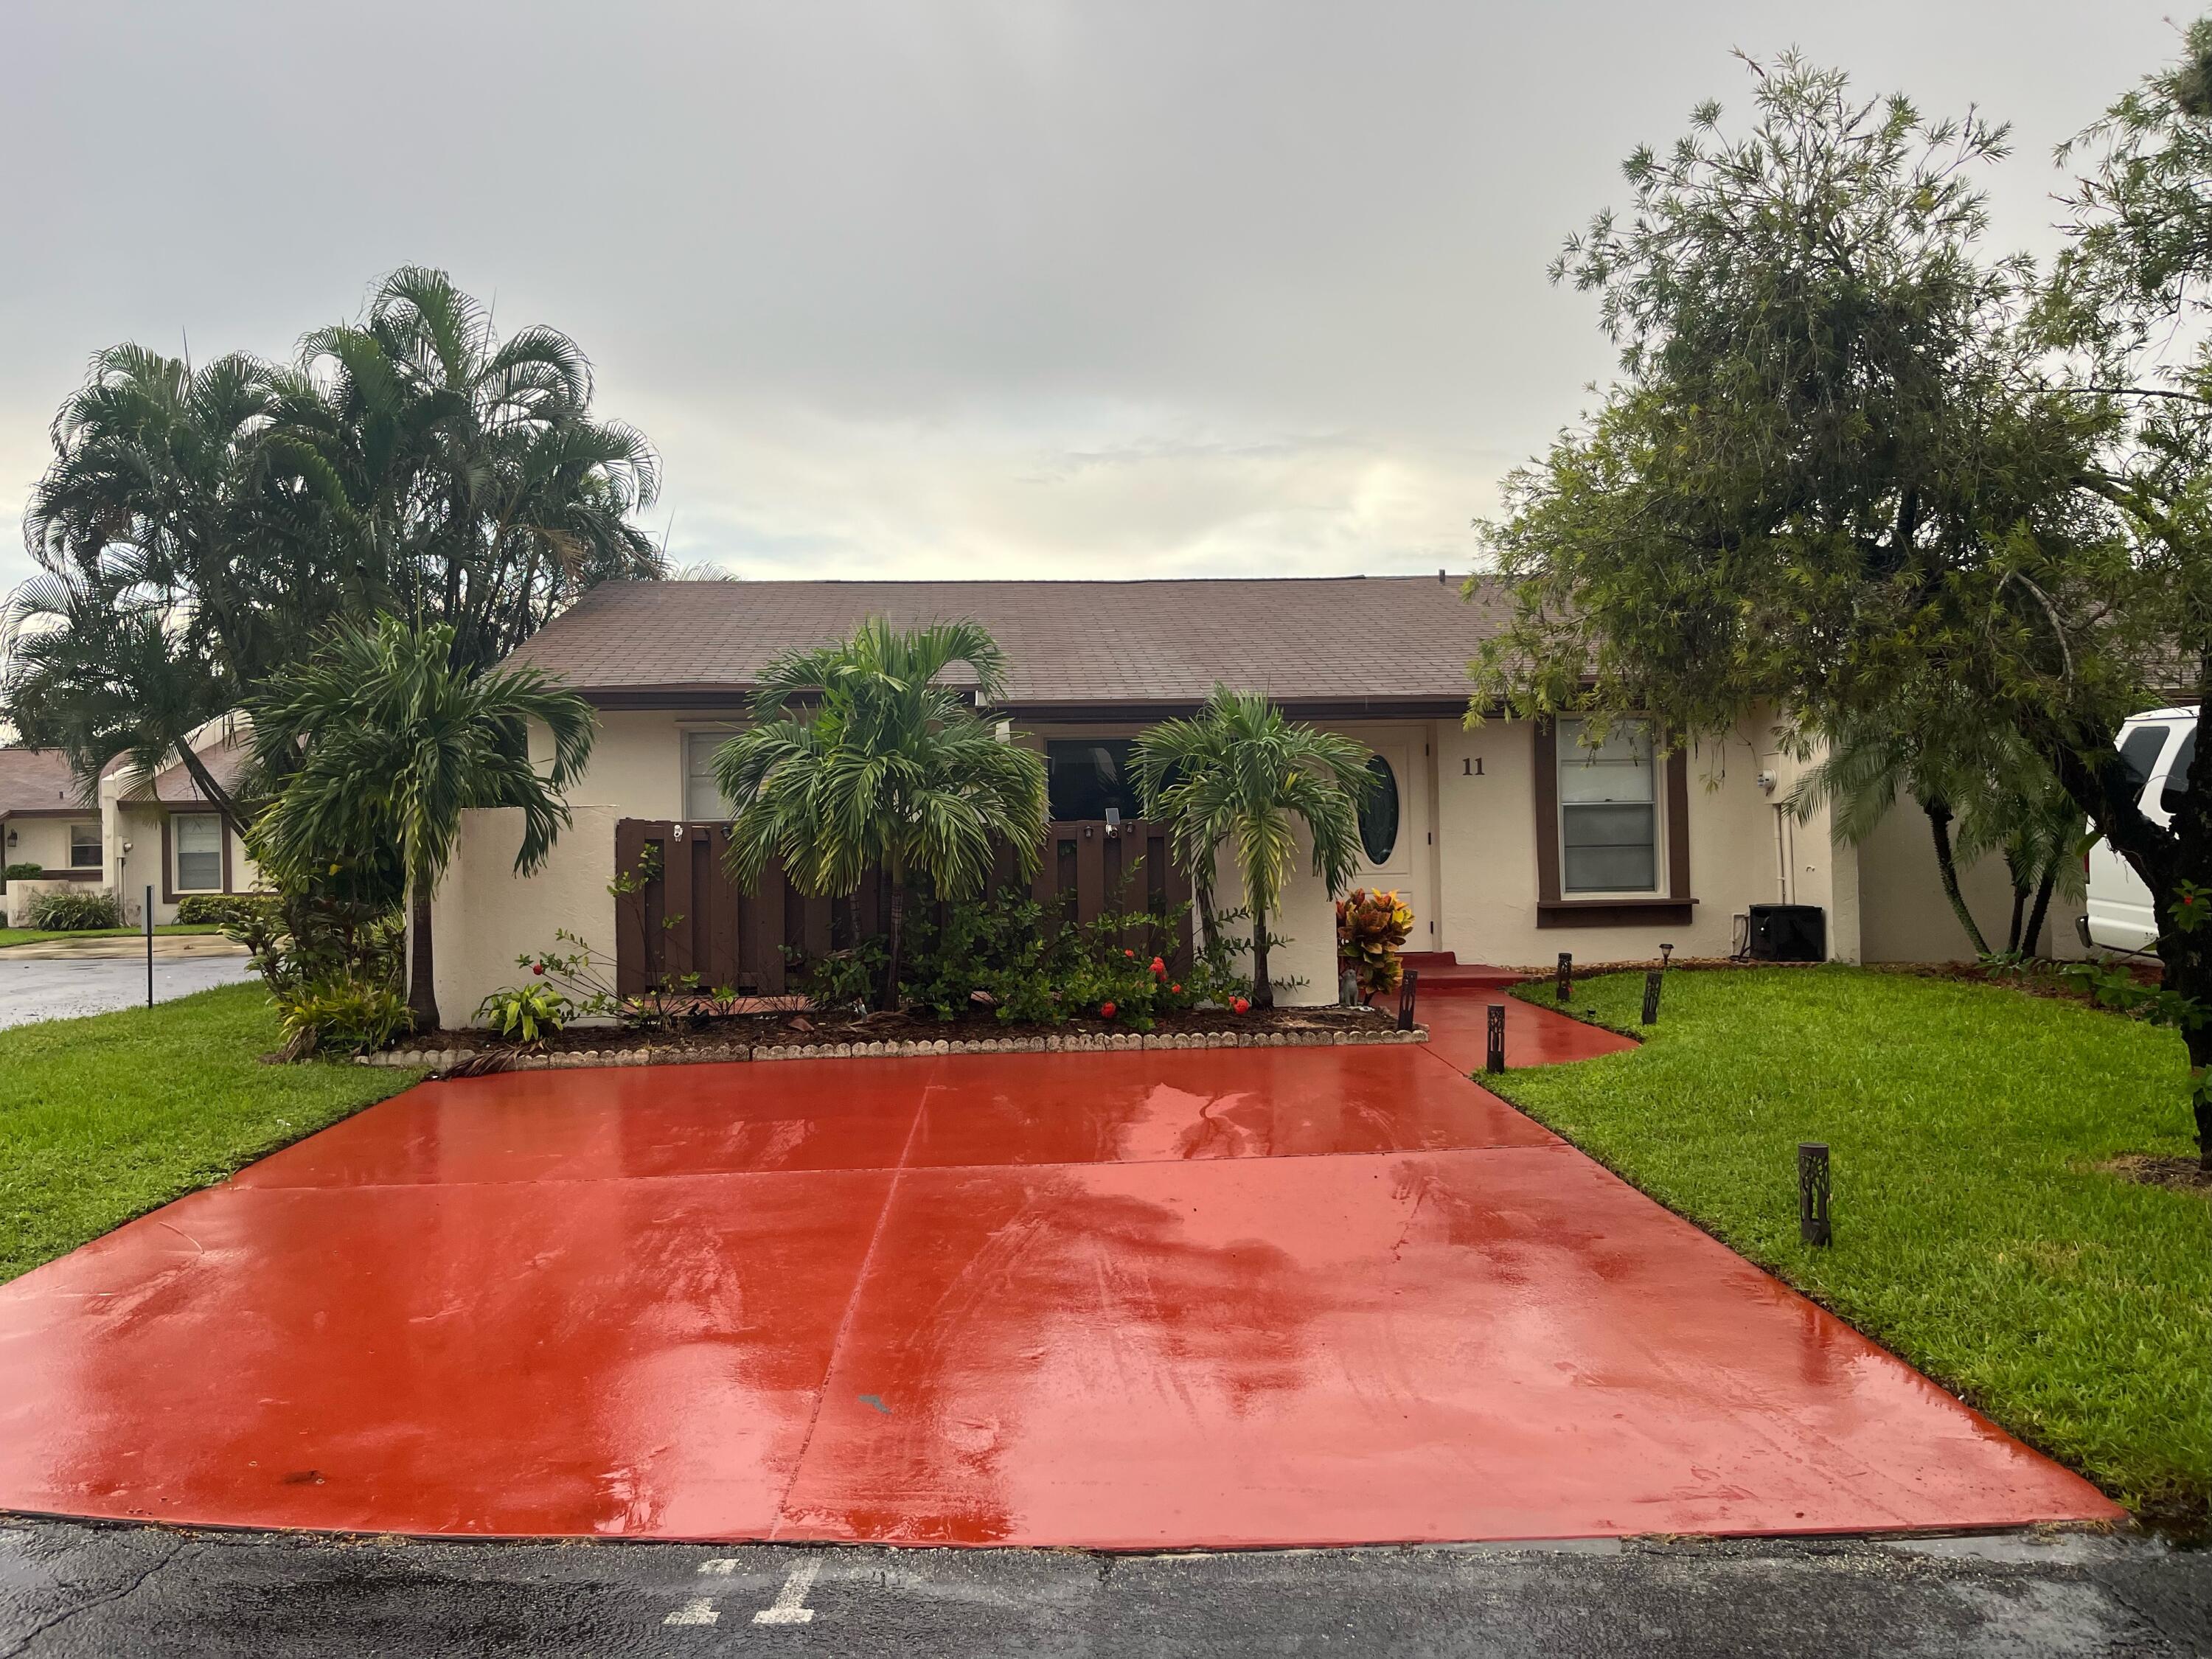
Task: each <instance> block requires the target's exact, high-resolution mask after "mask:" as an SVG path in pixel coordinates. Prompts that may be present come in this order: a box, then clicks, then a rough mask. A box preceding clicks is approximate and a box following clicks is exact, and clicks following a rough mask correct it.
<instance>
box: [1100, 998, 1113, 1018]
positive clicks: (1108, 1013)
mask: <svg viewBox="0 0 2212 1659" xmlns="http://www.w3.org/2000/svg"><path fill="white" fill-rule="evenodd" d="M1098 1017H1099V1018H1101V1019H1111V1018H1114V1005H1113V1004H1112V1003H1110V1002H1102V1003H1100V1004H1099V1005H1098Z"/></svg>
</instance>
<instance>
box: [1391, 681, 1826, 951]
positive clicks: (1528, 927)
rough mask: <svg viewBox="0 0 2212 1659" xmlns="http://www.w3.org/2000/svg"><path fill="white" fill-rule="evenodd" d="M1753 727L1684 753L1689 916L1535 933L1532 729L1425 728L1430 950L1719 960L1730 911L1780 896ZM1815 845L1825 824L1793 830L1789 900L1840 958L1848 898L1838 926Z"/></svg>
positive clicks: (1497, 724) (1519, 724)
mask: <svg viewBox="0 0 2212 1659" xmlns="http://www.w3.org/2000/svg"><path fill="white" fill-rule="evenodd" d="M1763 735H1764V734H1763V732H1761V730H1760V729H1759V727H1758V726H1755V725H1754V726H1747V727H1745V728H1743V729H1741V730H1740V731H1738V732H1736V733H1735V734H1734V735H1733V736H1731V738H1729V740H1728V741H1727V742H1725V743H1707V744H1702V745H1700V746H1699V748H1697V749H1696V750H1693V751H1692V752H1691V754H1690V755H1689V757H1688V767H1689V784H1690V787H1689V803H1688V815H1689V836H1690V895H1691V896H1692V898H1693V899H1695V900H1696V901H1697V902H1696V904H1695V906H1694V908H1692V911H1691V920H1690V921H1688V922H1687V923H1686V924H1685V923H1681V922H1650V923H1637V924H1635V925H1632V926H1611V927H1540V926H1539V925H1538V922H1537V910H1536V900H1537V882H1536V836H1537V824H1536V814H1535V793H1534V792H1535V778H1534V765H1535V734H1534V727H1533V726H1530V725H1529V724H1528V723H1527V722H1526V721H1522V720H1489V721H1486V722H1485V723H1484V724H1482V725H1480V726H1474V727H1468V726H1464V725H1462V724H1461V723H1459V722H1456V721H1450V720H1441V721H1437V722H1436V723H1435V725H1434V727H1433V737H1432V741H1433V743H1434V744H1435V749H1436V754H1437V762H1438V764H1437V865H1438V881H1439V885H1440V888H1441V890H1440V892H1439V894H1438V896H1437V916H1438V919H1439V921H1440V922H1441V924H1442V926H1441V928H1440V930H1439V931H1440V940H1439V944H1438V947H1437V948H1439V949H1442V950H1445V951H1451V952H1453V953H1454V954H1455V955H1456V956H1457V957H1459V959H1460V960H1461V961H1462V962H1468V963H1493V964H1497V965H1499V966H1505V967H1542V966H1546V965H1548V964H1549V963H1551V962H1552V961H1553V959H1554V958H1555V957H1557V956H1558V955H1559V952H1560V951H1571V952H1572V953H1573V954H1574V955H1575V957H1577V958H1578V959H1580V960H1582V961H1585V962H1619V961H1632V960H1642V959H1644V958H1645V957H1650V958H1653V959H1656V957H1657V956H1658V947H1659V945H1660V944H1661V942H1662V941H1664V942H1666V943H1668V944H1670V945H1674V949H1675V951H1676V953H1677V954H1678V955H1680V956H1685V957H1723V956H1726V955H1728V954H1729V951H1732V950H1733V949H1734V948H1735V917H1736V916H1737V915H1740V914H1741V913H1742V912H1743V911H1744V910H1745V909H1746V908H1747V907H1749V906H1750V905H1752V904H1753V903H1771V902H1777V901H1778V900H1779V899H1780V898H1781V897H1782V891H1781V887H1782V883H1781V877H1780V864H1781V855H1780V853H1779V851H1778V848H1777V846H1776V842H1775V812H1774V810H1773V805H1772V803H1773V799H1776V798H1778V796H1777V797H1769V796H1768V795H1767V794H1766V793H1765V792H1763V791H1762V790H1761V789H1760V788H1759V785H1758V782H1757V775H1758V773H1759V769H1760V764H1761V762H1760V755H1761V752H1762V748H1763V746H1764V745H1763V744H1762V743H1761V740H1760V739H1761V738H1762V736H1763ZM1478 761H1480V773H1479V774H1478V773H1477V771H1476V769H1475V765H1474V763H1476V762H1478ZM1778 793H1779V792H1778ZM1670 833H1671V830H1670ZM1825 848H1826V833H1825V827H1824V826H1822V825H1803V826H1800V827H1799V829H1798V830H1797V839H1796V848H1795V851H1794V856H1793V857H1792V859H1791V865H1792V867H1793V868H1794V869H1796V871H1797V872H1798V880H1797V890H1796V892H1795V893H1794V894H1793V895H1792V901H1793V902H1802V903H1807V904H1820V905H1823V906H1824V907H1827V908H1829V912H1830V914H1829V930H1830V936H1829V949H1830V951H1831V953H1832V954H1842V955H1844V956H1846V957H1848V956H1849V954H1850V952H1851V951H1852V950H1854V949H1855V948H1856V944H1857V940H1856V939H1855V937H1853V934H1854V933H1855V932H1856V926H1855V924H1856V899H1857V895H1856V893H1855V892H1850V891H1846V892H1845V893H1844V894H1843V895H1842V897H1843V898H1844V901H1845V902H1848V903H1849V905H1850V915H1847V916H1846V917H1844V924H1845V925H1844V927H1838V915H1837V908H1838V892H1837V890H1836V888H1835V886H1834V884H1833V881H1832V873H1831V872H1830V871H1829V869H1828V864H1829V862H1830V860H1828V858H1827V857H1826V854H1825ZM1847 885H1848V884H1847Z"/></svg>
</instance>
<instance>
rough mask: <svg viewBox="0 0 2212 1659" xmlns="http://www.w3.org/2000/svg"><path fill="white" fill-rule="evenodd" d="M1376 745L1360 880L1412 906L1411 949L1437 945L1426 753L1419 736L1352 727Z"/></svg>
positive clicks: (1363, 817) (1363, 821) (1362, 824)
mask: <svg viewBox="0 0 2212 1659" xmlns="http://www.w3.org/2000/svg"><path fill="white" fill-rule="evenodd" d="M1352 735H1355V736H1358V738H1359V739H1360V741H1362V742H1363V743H1364V744H1367V746H1368V747H1369V748H1370V749H1372V750H1374V751H1375V753H1374V757H1373V758H1372V759H1370V761H1369V762H1368V763H1367V769H1368V772H1369V773H1370V775H1372V776H1373V778H1374V780H1375V783H1374V787H1373V788H1372V789H1371V790H1370V792H1369V794H1368V799H1367V805H1366V807H1365V809H1364V811H1362V812H1361V813H1360V815H1359V841H1360V863H1359V873H1358V878H1357V880H1356V884H1357V885H1358V886H1361V887H1368V888H1375V887H1387V888H1389V889H1391V890H1394V891H1395V892H1396V893H1397V894H1398V895H1399V896H1400V897H1401V898H1403V899H1404V900H1405V901H1406V902H1407V904H1409V905H1411V906H1412V907H1413V933H1412V935H1411V936H1410V937H1409V938H1408V939H1407V940H1406V948H1407V950H1408V951H1433V950H1435V949H1436V948H1437V946H1436V939H1437V933H1436V918H1435V917H1434V916H1433V915H1431V914H1430V908H1429V900H1430V897H1431V895H1430V893H1429V891H1428V887H1429V882H1428V873H1429V867H1430V860H1429V845H1428V841H1429V811H1428V784H1429V767H1428V756H1427V752H1426V750H1425V749H1424V748H1423V746H1422V743H1421V739H1420V738H1419V737H1405V736H1401V735H1399V734H1397V733H1395V732H1393V733H1389V734H1387V735H1384V734H1380V733H1377V734H1371V735H1370V734H1369V733H1365V732H1359V733H1354V734H1352Z"/></svg>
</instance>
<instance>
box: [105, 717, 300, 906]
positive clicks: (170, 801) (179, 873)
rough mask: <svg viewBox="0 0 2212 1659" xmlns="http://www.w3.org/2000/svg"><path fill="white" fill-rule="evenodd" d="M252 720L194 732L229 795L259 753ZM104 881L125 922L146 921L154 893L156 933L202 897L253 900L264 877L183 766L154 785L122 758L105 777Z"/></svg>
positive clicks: (220, 722)
mask: <svg viewBox="0 0 2212 1659" xmlns="http://www.w3.org/2000/svg"><path fill="white" fill-rule="evenodd" d="M248 734H249V727H248V726H247V723H246V718H245V716H243V715H239V714H223V715H219V716H217V717H216V719H215V720H210V721H209V722H208V723H207V724H206V725H204V726H201V727H199V728H198V729H197V731H195V732H193V733H192V737H191V743H192V747H193V750H195V752H197V755H198V756H199V757H200V760H201V761H202V763H204V765H205V766H206V768H207V769H208V771H209V772H210V775H213V777H214V778H215V781H216V787H219V788H221V789H222V790H223V791H224V792H225V793H229V792H230V791H231V790H232V789H233V788H234V787H235V785H236V784H237V782H238V780H239V778H240V775H242V774H243V773H244V771H245V769H246V761H247V759H248V757H249V756H250V754H251V746H250V740H249V735H248ZM100 824H101V839H102V853H103V864H104V872H105V874H104V879H105V881H106V884H107V885H108V886H109V887H110V888H112V890H114V891H116V892H117V893H118V894H120V895H121V896H122V901H123V912H124V917H125V921H128V922H130V923H131V925H133V926H140V925H143V922H144V921H145V908H146V900H147V897H148V894H149V890H150V891H151V896H152V898H153V902H154V921H155V925H156V926H161V925H165V924H167V923H168V922H172V921H175V920H176V915H177V904H178V902H179V900H181V899H185V898H188V897H190V896H192V895H194V894H197V893H209V894H216V893H245V892H252V891H253V890H256V889H257V888H258V886H259V884H260V872H258V870H257V869H256V868H255V867H254V865H253V861H252V859H250V858H249V857H247V856H246V847H245V843H244V842H242V841H240V838H239V836H237V835H236V833H234V831H232V830H230V829H229V828H228V826H227V825H226V824H225V823H224V822H223V817H222V813H221V812H220V811H217V810H216V807H215V805H214V804H213V803H212V802H211V801H210V800H209V799H208V798H207V796H206V795H205V794H204V793H202V792H201V790H200V787H199V785H198V783H197V781H195V780H194V778H193V776H192V775H191V769H189V768H187V767H186V766H185V764H184V763H183V762H182V761H181V760H176V761H173V762H172V763H170V764H169V765H168V766H167V767H164V768H163V769H161V771H160V772H158V773H156V774H155V775H154V776H153V777H152V778H151V779H149V778H148V777H147V776H146V775H145V774H144V773H143V771H141V770H140V769H138V768H137V767H135V766H133V765H131V763H130V762H129V761H128V760H127V759H125V757H120V756H118V757H117V758H116V759H115V760H112V761H111V762H109V763H108V764H107V766H106V769H104V770H103V771H102V772H101V773H100Z"/></svg>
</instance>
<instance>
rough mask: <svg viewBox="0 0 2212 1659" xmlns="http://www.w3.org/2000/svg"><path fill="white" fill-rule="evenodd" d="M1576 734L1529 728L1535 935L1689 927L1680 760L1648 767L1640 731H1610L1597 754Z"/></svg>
mask: <svg viewBox="0 0 2212 1659" xmlns="http://www.w3.org/2000/svg"><path fill="white" fill-rule="evenodd" d="M1578 725H1579V723H1578V722H1577V721H1574V720H1565V721H1556V722H1555V721H1549V720H1547V721H1540V722H1539V723H1538V725H1537V726H1536V732H1535V751H1536V752H1535V768H1534V771H1535V790H1534V793H1535V797H1536V925H1537V926H1538V927H1622V926H1630V925H1634V924H1637V923H1649V924H1651V925H1653V926H1658V925H1660V924H1662V923H1681V922H1686V921H1689V920H1690V909H1691V906H1692V904H1694V903H1695V902H1696V901H1695V900H1694V899H1693V898H1692V896H1691V895H1690V824H1689V817H1690V814H1689V805H1690V791H1689V767H1688V763H1686V760H1685V759H1684V757H1683V756H1682V754H1681V752H1680V750H1676V751H1675V752H1674V753H1673V754H1670V755H1668V756H1666V757H1663V758H1662V759H1656V760H1655V758H1654V757H1653V754H1652V747H1653V745H1652V744H1651V740H1650V733H1649V731H1648V728H1645V727H1644V726H1640V725H1637V724H1632V723H1628V722H1620V723H1616V724H1615V725H1614V726H1613V729H1612V730H1611V731H1610V732H1607V736H1606V739H1605V741H1604V742H1603V743H1601V744H1597V745H1595V746H1594V747H1584V746H1583V744H1580V743H1579V742H1578V741H1577V738H1578V735H1579V733H1578Z"/></svg>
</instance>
